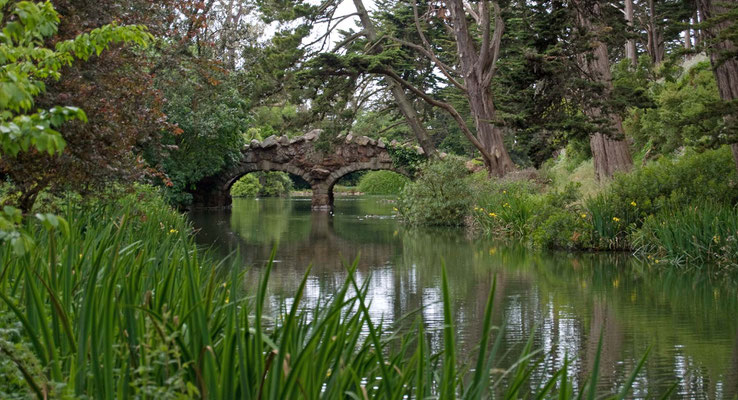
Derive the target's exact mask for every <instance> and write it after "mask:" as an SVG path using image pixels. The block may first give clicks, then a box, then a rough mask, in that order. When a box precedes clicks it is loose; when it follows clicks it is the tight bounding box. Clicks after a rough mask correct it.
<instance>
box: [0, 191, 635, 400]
mask: <svg viewBox="0 0 738 400" xmlns="http://www.w3.org/2000/svg"><path fill="white" fill-rule="evenodd" d="M66 217H67V219H68V220H69V222H70V229H69V232H68V233H66V234H65V233H62V232H59V231H55V230H46V229H44V228H42V227H40V226H34V227H29V228H28V229H30V230H31V231H32V232H33V233H34V236H35V237H36V239H37V248H36V251H33V252H29V253H27V254H26V255H25V256H23V257H15V256H13V255H12V251H11V249H9V248H8V247H7V246H5V247H2V248H0V255H1V256H2V257H3V264H2V269H1V270H0V317H2V320H8V321H12V323H13V324H15V325H16V326H18V329H17V334H16V335H14V336H12V337H8V338H3V340H0V352H2V353H3V354H5V355H7V357H5V358H4V359H3V358H0V371H11V372H12V373H7V374H5V375H4V376H3V377H0V394H3V396H5V397H11V396H12V397H16V398H24V397H34V396H36V397H44V396H46V395H48V396H49V397H51V398H60V397H65V398H66V397H74V398H76V397H88V398H89V397H91V398H99V399H112V398H143V399H155V398H156V399H159V398H215V399H232V398H233V399H235V398H241V399H278V398H279V399H284V398H290V399H295V398H305V399H312V398H330V399H333V398H356V399H364V398H385V399H399V398H402V397H403V396H408V397H409V398H427V397H439V398H444V399H451V398H464V399H480V398H553V397H559V398H573V397H577V396H579V397H585V398H594V394H597V396H600V395H602V393H596V389H597V387H596V382H597V377H596V375H594V376H592V377H591V379H590V380H589V381H588V383H587V384H583V385H582V384H580V385H579V386H578V387H580V388H581V392H578V393H575V392H574V391H573V389H572V388H573V387H575V386H574V385H573V381H572V377H570V376H569V375H568V374H567V372H566V370H565V369H561V370H558V371H554V372H553V373H552V375H551V377H550V379H549V380H547V381H545V382H542V383H541V384H540V385H539V386H537V387H534V386H533V385H532V384H531V381H530V377H531V374H532V373H533V371H534V370H535V369H536V368H537V367H538V366H539V363H540V362H541V361H542V360H543V356H544V355H542V354H540V353H539V352H538V351H536V350H535V349H533V348H532V345H530V344H529V345H528V346H526V347H525V349H524V350H523V351H522V352H521V353H520V354H519V356H518V361H517V362H514V363H513V366H512V367H510V368H504V367H502V366H501V365H498V364H497V362H498V360H500V359H502V358H503V357H502V355H501V354H500V353H501V352H503V350H504V349H501V348H500V343H501V338H502V337H503V335H504V327H494V326H492V322H491V321H492V310H493V307H494V302H493V298H494V285H493V289H492V290H491V293H490V294H489V298H488V301H487V305H486V310H485V315H484V323H483V328H482V329H483V332H481V336H480V337H482V338H483V339H482V342H481V343H480V347H479V349H478V351H477V353H476V355H475V356H472V357H470V356H469V355H463V357H462V356H461V355H457V353H456V346H457V343H456V339H455V337H454V332H455V327H454V325H453V321H454V318H453V315H452V311H451V310H452V307H451V305H450V296H449V289H448V282H447V279H446V270H445V267H444V268H443V283H442V291H443V296H442V299H443V308H444V329H443V335H444V341H443V349H442V350H441V351H434V350H432V349H431V347H430V345H429V343H428V342H427V341H426V339H425V337H426V333H425V325H424V323H423V321H422V320H420V319H418V320H417V324H416V325H415V329H414V330H412V331H410V332H407V334H398V333H397V332H398V330H397V329H394V327H391V326H386V325H385V324H383V323H376V322H375V321H372V320H371V319H370V318H369V312H368V307H369V305H368V304H367V296H366V293H367V291H368V287H369V286H368V282H369V280H368V279H367V280H364V281H363V283H359V281H358V280H357V279H355V275H354V271H355V268H356V265H357V264H356V263H354V264H352V265H347V266H346V270H347V276H348V278H347V280H346V281H345V282H344V284H343V285H342V286H341V287H340V289H339V290H337V291H336V292H335V293H333V295H332V296H331V297H330V299H327V300H326V301H325V302H323V303H321V304H320V305H319V306H317V307H316V308H314V309H309V310H308V309H305V308H304V307H303V305H302V303H301V302H300V300H301V298H302V295H303V292H304V288H305V285H306V281H307V277H308V274H309V273H310V269H309V268H307V270H306V273H305V276H304V278H303V280H302V282H301V284H300V286H299V288H298V289H297V291H296V293H295V296H294V302H292V304H291V305H290V306H289V308H287V307H286V305H284V304H282V305H281V306H280V307H279V310H278V312H270V311H268V310H269V307H268V306H269V301H268V294H267V283H268V281H269V272H270V271H271V268H272V263H271V262H269V263H268V265H267V266H266V267H265V270H264V271H263V274H262V280H261V281H260V283H259V285H258V288H257V289H254V290H253V291H247V289H246V287H245V285H244V282H245V278H246V276H245V275H246V274H247V272H245V271H244V270H243V269H241V266H240V265H238V264H235V263H232V262H231V261H230V260H220V261H216V260H214V259H212V258H211V257H210V256H209V255H207V254H203V253H202V252H200V251H199V250H198V249H197V247H196V246H195V245H194V243H193V241H192V237H191V234H190V230H191V228H190V227H189V226H188V225H187V224H186V223H185V222H184V219H183V218H182V217H181V216H179V215H177V214H176V213H174V212H172V211H171V210H169V209H167V208H165V207H162V206H160V205H158V203H157V204H154V206H151V201H149V200H146V199H143V200H142V199H141V197H140V195H131V196H129V197H128V198H127V199H125V200H124V201H122V202H120V203H117V204H114V205H107V206H103V205H99V206H95V207H92V208H85V209H74V208H72V207H69V208H68V210H67V212H66ZM235 259H238V258H237V257H234V258H233V260H235ZM418 315H420V314H418ZM409 317H412V316H409ZM418 318H420V317H418ZM392 332H395V333H392ZM531 334H532V333H531ZM531 343H532V342H531ZM597 362H598V361H596V362H595V365H594V371H597V370H598V365H597ZM472 365H475V368H474V369H473V370H472V369H470V367H471V366H472ZM641 366H642V363H641V364H639V365H638V368H636V369H634V370H633V371H632V374H631V376H630V378H628V379H626V380H625V382H627V384H626V385H624V386H623V387H622V392H621V393H619V394H616V395H613V398H624V397H626V396H627V394H628V393H629V390H630V384H631V383H632V382H633V379H634V377H635V375H636V374H637V373H638V372H639V370H640V368H641ZM490 371H495V375H494V376H493V375H491V373H490ZM499 371H502V372H501V373H499ZM498 373H499V374H498ZM11 375H12V376H11ZM18 377H20V378H18ZM598 398H599V397H598Z"/></svg>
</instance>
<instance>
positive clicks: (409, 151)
mask: <svg viewBox="0 0 738 400" xmlns="http://www.w3.org/2000/svg"><path fill="white" fill-rule="evenodd" d="M387 152H388V153H389V155H390V157H392V163H393V164H394V165H395V166H396V167H397V168H403V169H405V170H406V171H407V172H408V173H409V174H411V175H413V174H415V173H417V172H418V168H420V166H421V165H422V164H423V163H425V162H426V161H427V160H428V158H427V157H426V156H425V155H423V154H420V153H418V150H417V149H415V147H412V146H406V145H399V146H387Z"/></svg>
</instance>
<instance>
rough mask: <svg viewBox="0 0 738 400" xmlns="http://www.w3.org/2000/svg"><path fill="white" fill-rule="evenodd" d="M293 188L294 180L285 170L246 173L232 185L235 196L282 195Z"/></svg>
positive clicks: (232, 192) (232, 193) (232, 194)
mask: <svg viewBox="0 0 738 400" xmlns="http://www.w3.org/2000/svg"><path fill="white" fill-rule="evenodd" d="M291 190H292V180H291V179H290V177H289V175H288V174H286V173H284V172H254V173H251V174H246V175H244V176H242V177H241V179H239V180H237V181H236V182H235V183H234V184H233V186H231V196H233V197H257V196H260V197H280V196H286V195H288V194H289V193H290V191H291Z"/></svg>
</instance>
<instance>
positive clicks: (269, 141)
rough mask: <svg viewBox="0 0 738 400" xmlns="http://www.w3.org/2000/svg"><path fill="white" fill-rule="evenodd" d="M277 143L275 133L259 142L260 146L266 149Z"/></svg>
mask: <svg viewBox="0 0 738 400" xmlns="http://www.w3.org/2000/svg"><path fill="white" fill-rule="evenodd" d="M276 145H277V137H276V136H275V135H272V136H269V137H268V138H266V139H264V141H263V142H261V148H263V149H268V148H270V147H273V146H276Z"/></svg>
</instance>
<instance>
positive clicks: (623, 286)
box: [190, 196, 738, 399]
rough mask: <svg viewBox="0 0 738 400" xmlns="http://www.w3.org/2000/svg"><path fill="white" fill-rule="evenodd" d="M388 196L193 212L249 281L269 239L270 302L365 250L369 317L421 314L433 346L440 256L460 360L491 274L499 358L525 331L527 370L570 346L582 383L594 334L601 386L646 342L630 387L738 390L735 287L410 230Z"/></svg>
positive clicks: (405, 324)
mask: <svg viewBox="0 0 738 400" xmlns="http://www.w3.org/2000/svg"><path fill="white" fill-rule="evenodd" d="M393 207H394V203H393V199H392V198H388V197H373V196H357V197H338V198H336V201H335V210H334V212H333V214H332V215H330V214H328V213H312V212H311V211H310V199H309V198H287V199H282V198H268V199H234V201H233V207H232V209H230V210H207V211H205V210H203V211H196V212H192V213H191V214H190V218H191V220H192V222H193V224H194V225H195V227H196V228H198V229H199V230H200V232H199V233H198V236H197V237H198V241H199V242H200V243H201V244H203V245H204V246H212V247H213V250H214V251H215V252H217V253H219V254H220V255H227V254H231V253H233V252H234V251H236V250H238V253H239V257H241V259H242V260H243V267H244V268H251V271H250V272H249V274H248V275H247V276H248V277H249V279H248V281H249V282H246V283H245V284H247V285H248V284H253V282H255V281H257V278H258V275H259V271H260V269H261V268H263V266H264V264H265V263H266V262H267V260H268V259H269V257H270V254H271V252H272V249H273V248H274V246H275V245H276V246H277V253H276V258H275V264H274V267H273V270H272V273H271V279H270V282H269V303H270V305H271V307H272V310H278V307H279V305H280V304H283V303H287V304H289V303H290V302H291V300H292V297H291V296H293V295H294V293H295V292H296V290H297V287H298V285H299V283H300V281H301V280H302V278H303V276H304V274H305V271H306V270H307V267H308V265H310V264H312V265H313V267H312V270H311V272H310V274H309V276H308V281H307V286H306V290H305V298H304V304H305V306H306V307H311V306H314V305H315V304H318V303H319V302H321V301H326V300H327V299H329V298H330V296H331V294H332V293H334V292H335V291H336V290H337V288H338V287H340V286H341V285H342V284H343V282H344V280H345V278H346V276H347V274H346V269H345V264H346V263H348V264H351V263H352V262H353V261H354V260H355V259H356V258H357V257H359V258H358V260H359V261H358V263H359V266H358V272H357V276H358V277H359V278H360V279H361V280H364V279H366V278H367V277H371V280H370V283H369V290H368V300H369V301H371V307H370V313H371V315H372V319H373V320H376V321H377V322H379V321H383V322H384V324H385V325H391V324H395V329H398V330H401V331H402V330H404V329H411V327H412V324H413V323H415V322H416V321H418V319H419V318H420V317H421V316H422V320H423V323H424V324H425V326H426V328H427V330H428V335H429V341H430V343H431V344H432V345H433V346H434V348H435V349H436V350H440V349H441V347H442V340H443V338H442V334H441V330H442V328H443V313H442V311H443V309H442V305H441V304H440V302H441V289H440V288H441V263H442V262H445V265H446V268H447V271H448V278H449V288H450V292H451V297H452V307H453V315H454V319H455V321H456V322H455V323H456V331H457V335H458V340H459V341H460V342H461V344H460V347H459V355H460V358H461V359H462V360H463V359H465V357H464V355H465V354H470V355H471V354H474V352H475V350H474V349H475V346H477V344H478V343H479V334H478V332H479V331H480V330H481V323H482V320H483V314H484V307H485V303H486V300H487V297H488V294H489V292H490V289H491V287H492V283H493V281H494V280H495V278H496V280H497V290H496V294H495V310H494V317H493V321H494V323H495V325H496V326H504V330H503V331H502V333H500V334H502V335H503V338H502V341H503V342H502V343H503V349H505V351H506V352H507V356H506V358H505V359H503V361H502V365H506V364H505V360H511V359H514V358H516V357H514V356H513V354H515V353H517V352H519V351H520V350H521V349H522V347H523V346H524V345H525V344H526V342H527V341H528V340H529V339H531V338H532V340H533V344H534V347H535V348H539V349H541V356H542V361H541V363H540V365H539V366H538V368H537V369H536V373H535V375H534V376H533V377H532V381H533V382H537V381H540V380H542V379H543V378H545V377H546V376H550V374H551V371H552V370H553V369H554V368H557V367H560V366H562V365H563V364H564V360H565V358H567V357H568V359H569V360H570V366H569V369H570V371H571V374H572V375H575V376H578V377H579V379H578V380H577V382H578V384H579V385H582V384H583V383H584V377H585V376H587V375H588V374H589V373H590V372H591V368H592V365H593V363H594V358H595V354H596V352H597V343H598V339H599V338H600V333H602V353H601V371H600V375H601V377H602V378H601V381H600V385H601V386H602V388H603V389H611V390H613V391H614V390H616V389H617V388H618V387H619V386H620V385H622V383H623V381H624V380H625V379H627V377H628V374H629V373H630V371H631V370H632V369H633V367H634V366H635V365H636V364H637V363H638V361H639V360H640V358H641V357H642V356H643V355H644V354H645V353H646V351H647V350H648V349H649V348H650V353H649V356H648V360H647V362H646V366H645V367H644V370H643V371H642V372H641V374H639V376H638V378H637V380H636V382H635V384H634V391H633V395H634V396H635V397H643V396H645V395H646V394H647V393H648V394H650V395H651V396H653V395H654V394H661V393H664V392H666V391H667V390H668V389H669V388H670V387H671V386H672V385H674V384H676V385H677V386H676V389H675V395H674V397H677V398H690V399H696V398H705V399H707V398H710V399H720V398H734V397H735V396H736V395H738V294H737V293H738V290H736V288H735V287H734V286H733V285H730V284H722V283H721V282H720V281H717V282H715V281H712V280H711V279H710V278H709V277H707V276H705V274H699V273H689V274H688V273H677V272H674V271H672V270H662V269H656V268H654V267H649V266H648V265H646V264H644V263H641V262H639V261H637V260H635V259H634V258H633V257H631V256H629V255H628V254H602V253H601V254H587V253H566V252H543V251H534V250H531V249H529V248H526V247H523V246H521V245H519V244H516V243H505V242H501V241H495V240H491V239H485V238H478V237H474V236H473V235H470V234H468V233H467V232H465V231H464V230H463V229H449V228H445V229H417V228H410V227H406V226H404V225H403V224H402V223H401V221H399V220H398V219H397V218H396V217H395V216H394V212H393ZM239 263H240V261H239ZM470 357H471V356H470ZM508 364H509V363H508Z"/></svg>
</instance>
